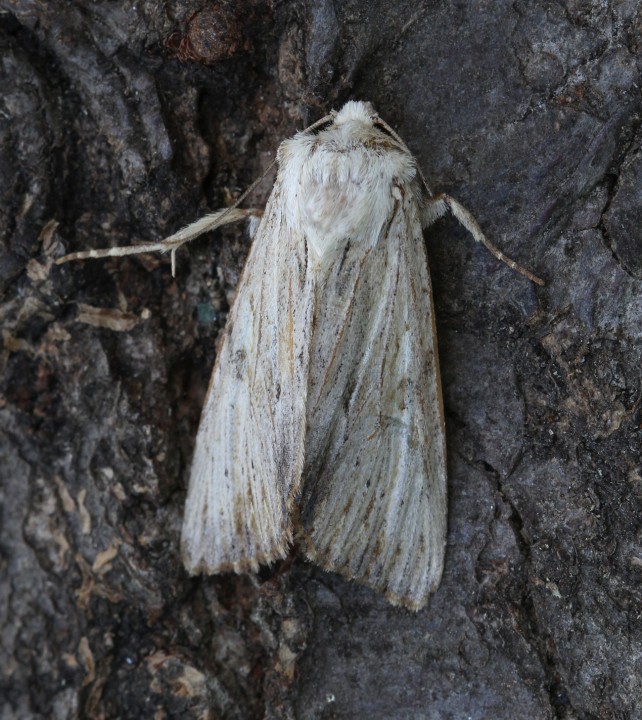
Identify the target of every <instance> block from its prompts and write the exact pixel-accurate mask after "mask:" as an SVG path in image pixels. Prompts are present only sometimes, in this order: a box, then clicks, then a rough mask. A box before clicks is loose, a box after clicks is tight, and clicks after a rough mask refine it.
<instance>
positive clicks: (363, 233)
mask: <svg viewBox="0 0 642 720" xmlns="http://www.w3.org/2000/svg"><path fill="white" fill-rule="evenodd" d="M374 117H376V116H375V115H374V111H373V109H372V106H371V105H370V104H369V103H362V102H349V103H347V104H346V105H345V106H344V107H343V108H342V110H341V111H340V112H339V113H338V114H337V115H336V117H335V119H334V121H333V122H332V124H330V125H329V126H328V127H327V128H325V129H323V130H321V131H320V132H319V133H318V134H311V133H305V132H304V133H299V134H298V135H296V136H295V137H293V138H291V139H289V140H286V141H285V142H283V143H282V144H281V147H280V148H279V153H278V160H279V175H280V176H281V178H282V182H283V185H282V187H283V194H284V197H283V207H284V208H287V222H288V224H289V225H290V227H291V228H292V229H293V230H294V231H295V232H303V234H304V235H305V237H306V238H307V240H308V243H309V247H310V249H311V252H312V259H313V261H315V262H316V263H317V264H323V265H325V264H326V263H327V262H331V261H332V260H333V259H334V258H335V257H336V256H337V254H339V253H342V252H343V249H344V247H345V244H346V243H347V242H362V243H370V244H372V245H374V244H375V243H376V242H377V239H378V238H379V236H380V234H381V230H382V229H383V228H384V227H385V225H386V223H387V222H388V220H389V219H390V215H391V212H392V210H393V206H394V203H395V201H396V200H398V199H399V198H400V192H399V187H403V188H405V189H406V190H407V191H409V192H417V187H416V183H415V182H414V180H415V177H416V168H415V162H414V159H413V157H412V156H411V155H410V153H408V152H407V151H406V150H405V149H403V148H402V147H400V146H399V144H398V143H397V142H396V141H395V140H393V139H392V138H391V137H390V136H389V135H388V134H387V133H385V132H383V131H382V130H380V129H379V128H378V127H376V126H375V124H374Z"/></svg>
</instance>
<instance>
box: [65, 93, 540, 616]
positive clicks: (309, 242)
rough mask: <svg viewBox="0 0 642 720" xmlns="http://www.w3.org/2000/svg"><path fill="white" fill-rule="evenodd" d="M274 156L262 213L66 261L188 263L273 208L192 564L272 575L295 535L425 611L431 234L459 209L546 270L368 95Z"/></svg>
mask: <svg viewBox="0 0 642 720" xmlns="http://www.w3.org/2000/svg"><path fill="white" fill-rule="evenodd" d="M276 162H278V173H277V177H276V181H275V183H274V188H273V190H272V193H271V196H270V198H269V200H268V203H267V206H266V208H265V211H264V212H262V213H261V212H259V211H255V210H242V209H239V208H238V207H237V205H238V202H237V204H236V205H235V206H233V207H232V208H228V209H226V210H221V211H218V212H216V213H213V214H211V215H208V216H206V217H205V218H202V219H201V220H198V221H197V222H196V223H193V224H192V225H190V226H188V227H187V228H185V229H184V230H182V231H180V232H179V233H177V234H175V235H173V236H171V237H169V238H167V239H166V240H165V241H163V242H161V243H153V244H150V245H139V246H134V247H130V248H113V249H109V250H100V251H94V250H90V251H86V252H81V253H74V254H72V255H67V256H65V257H64V258H61V259H60V260H59V261H58V262H65V261H67V260H71V259H81V258H89V257H105V256H108V255H124V254H130V253H139V252H149V251H155V250H170V251H172V256H173V255H174V252H175V250H176V249H177V248H178V247H180V246H181V245H182V244H184V243H185V242H187V241H188V240H190V239H192V238H193V237H196V236H197V235H200V234H202V233H203V232H206V231H208V230H212V229H214V228H216V227H219V226H221V225H224V224H226V223H230V222H235V221H238V220H241V219H247V218H260V221H259V224H258V229H257V230H256V232H255V236H254V239H253V243H252V247H251V250H250V253H249V256H248V258H247V261H246V264H245V268H244V270H243V273H242V277H241V279H240V282H239V286H238V290H237V295H236V299H235V301H234V304H233V307H232V308H231V310H230V313H229V317H228V320H227V325H226V327H225V332H224V336H223V339H222V343H221V345H220V349H219V352H218V356H217V358H216V364H215V366H214V371H213V373H212V378H211V381H210V385H209V390H208V392H207V398H206V400H205V405H204V408H203V411H202V416H201V422H200V425H199V428H198V434H197V437H196V445H195V450H194V456H193V460H192V468H191V477H190V481H189V490H188V494H187V501H186V507H185V516H184V521H183V529H182V557H183V561H184V564H185V567H186V568H187V570H188V571H189V572H190V573H192V574H197V573H221V572H227V571H233V572H236V573H244V572H250V571H256V570H257V569H258V567H259V565H262V564H266V563H271V562H273V561H275V560H277V559H279V558H283V557H285V556H286V554H287V553H288V550H289V547H290V545H291V543H292V542H293V541H294V540H296V542H297V543H298V544H299V545H300V547H301V548H302V550H303V552H304V553H305V555H306V556H307V557H308V558H309V559H310V560H312V561H313V562H315V563H318V564H319V565H321V566H322V567H323V568H324V569H325V570H330V571H334V572H337V573H340V574H342V575H344V576H345V577H347V578H352V579H354V580H357V581H358V582H361V583H363V584H365V585H367V586H369V587H371V588H374V589H375V590H377V591H380V592H382V593H383V594H384V595H385V597H386V598H387V599H388V600H389V601H390V602H391V603H393V604H398V605H403V606H406V607H408V608H411V609H413V610H417V609H419V608H421V607H423V606H424V605H425V604H426V602H427V601H428V598H429V597H430V594H431V593H432V592H433V591H434V590H435V589H436V588H437V587H438V585H439V582H440V579H441V576H442V570H443V565H444V553H445V544H446V503H447V497H446V445H445V432H444V413H443V405H442V398H441V387H440V380H439V359H438V354H437V340H436V334H435V319H434V310H433V304H432V293H431V284H430V276H429V273H428V261H427V257H426V250H425V245H424V238H423V234H422V229H423V228H425V227H427V226H428V225H430V224H432V223H433V222H434V221H435V220H436V219H437V218H439V217H441V216H443V215H444V214H445V213H447V212H448V211H450V212H452V214H453V215H454V216H455V217H456V218H457V220H459V222H460V223H461V224H462V225H463V226H464V227H465V228H466V229H467V230H468V231H470V233H471V234H472V236H473V237H474V239H475V240H477V241H480V242H482V243H484V244H485V245H486V246H487V247H488V248H489V250H490V251H491V252H492V253H493V254H494V255H495V256H496V257H497V258H498V259H500V260H503V261H504V262H506V263H507V264H508V265H509V266H510V267H511V268H513V269H515V270H517V271H518V272H520V273H522V274H523V275H525V276H526V277H527V278H529V279H530V280H532V281H533V282H536V283H538V284H542V281H541V280H540V279H539V278H537V277H536V276H534V275H532V274H531V273H530V272H529V271H528V270H526V269H524V268H523V267H521V266H520V265H517V263H515V262H514V261H512V260H510V259H508V258H506V257H505V256H504V255H503V254H502V253H501V252H500V251H499V250H498V249H497V248H496V247H495V246H494V245H492V244H491V243H490V242H489V241H488V240H487V239H486V238H485V237H484V235H483V233H482V231H481V229H480V228H479V226H478V224H477V222H476V221H475V220H474V218H473V217H472V216H471V215H470V213H469V212H468V211H467V210H466V209H465V208H463V207H462V206H461V205H460V204H459V203H458V202H457V201H456V200H454V199H453V198H451V197H449V196H448V195H444V194H433V193H432V192H431V191H430V190H429V189H428V186H427V185H426V183H425V181H424V179H423V176H422V175H421V172H420V170H419V169H418V167H417V164H416V161H415V159H414V158H413V156H412V154H411V153H410V151H409V150H408V148H407V147H406V145H405V143H404V142H403V141H402V140H401V138H400V137H399V136H398V135H397V134H396V133H395V132H394V131H393V130H392V128H390V127H389V126H388V125H387V124H386V123H385V122H384V121H383V120H381V119H380V118H379V117H378V115H377V114H376V113H375V112H374V110H373V108H372V106H371V105H370V104H369V103H366V102H355V101H351V102H348V103H347V104H346V105H344V107H343V108H342V109H341V111H340V112H338V113H334V112H333V113H332V114H330V115H328V116H326V117H325V118H323V119H322V120H320V121H319V122H317V123H315V124H314V125H312V126H311V127H310V128H308V129H307V130H305V131H303V132H300V133H298V134H297V135H295V136H294V137H292V138H291V139H289V140H286V141H285V142H283V143H282V144H281V146H280V148H279V150H278V153H277V160H276ZM250 189H252V188H250ZM246 194H247V193H246ZM246 194H245V195H246ZM245 195H243V196H242V197H241V199H240V200H242V199H243V198H244V197H245ZM240 200H239V202H240ZM172 265H173V263H172Z"/></svg>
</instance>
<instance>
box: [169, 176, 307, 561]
mask: <svg viewBox="0 0 642 720" xmlns="http://www.w3.org/2000/svg"><path fill="white" fill-rule="evenodd" d="M279 191H280V188H279V181H278V179H277V183H276V184H275V188H274V190H273V193H272V196H271V199H270V201H269V202H268V206H267V207H266V211H265V213H264V216H263V220H262V222H261V224H260V226H259V228H258V230H257V233H256V236H255V239H254V242H253V244H252V247H251V250H250V253H249V256H248V259H247V262H246V265H245V268H244V270H243V274H242V277H241V280H240V282H239V287H238V291H237V296H236V300H235V302H234V304H233V306H232V309H231V310H230V314H229V317H228V321H227V325H226V329H225V333H224V337H223V341H222V344H221V346H220V348H219V353H218V356H217V360H216V364H215V367H214V371H213V373H212V378H211V381H210V386H209V390H208V394H207V398H206V400H205V405H204V408H203V412H202V416H201V422H200V425H199V428H198V433H197V437H196V446H195V450H194V456H193V460H192V470H191V477H190V482H189V490H188V493H187V500H186V507H185V515H184V520H183V530H182V543H181V544H182V555H183V562H184V564H185V566H186V568H187V569H188V571H189V572H191V573H192V574H195V573H198V572H206V573H217V572H224V571H227V570H234V571H235V572H244V571H246V570H249V569H252V570H256V569H257V568H258V565H259V564H260V563H266V562H270V561H272V560H274V559H276V558H279V557H283V556H284V555H285V553H286V551H287V546H288V543H289V541H290V539H291V523H290V519H289V509H290V505H291V502H292V498H293V495H294V493H295V492H296V491H297V490H298V486H299V481H300V477H301V471H302V467H303V433H304V429H305V396H306V387H307V369H306V368H305V367H303V364H302V363H301V358H302V357H306V358H307V353H305V352H304V350H305V349H306V348H307V344H308V342H309V340H308V334H309V327H310V315H311V306H310V293H311V290H310V276H309V273H308V271H307V255H306V252H305V244H304V240H303V239H302V238H301V236H300V234H297V233H296V232H295V231H294V230H293V229H292V228H290V227H289V226H288V225H287V224H286V222H285V218H284V215H283V208H282V207H281V205H282V203H279V202H278V195H279ZM306 365H307V363H306Z"/></svg>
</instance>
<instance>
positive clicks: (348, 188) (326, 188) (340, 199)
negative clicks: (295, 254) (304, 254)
mask: <svg viewBox="0 0 642 720" xmlns="http://www.w3.org/2000/svg"><path fill="white" fill-rule="evenodd" d="M299 209H300V218H301V224H302V228H303V231H304V233H305V235H306V237H307V239H308V242H309V244H310V248H311V250H312V252H313V253H314V255H315V256H316V259H317V261H319V262H326V261H332V259H333V258H334V257H335V256H336V255H337V254H340V253H342V252H343V250H344V247H345V244H346V242H348V240H350V241H353V242H369V241H370V242H372V240H373V237H377V236H378V235H379V230H380V228H381V226H382V225H383V224H384V223H385V221H386V218H387V217H388V215H389V213H390V210H391V209H392V196H391V194H390V193H389V192H387V193H383V197H382V193H376V192H374V193H373V188H372V186H371V185H370V184H369V183H363V182H354V181H343V182H333V181H330V182H314V181H312V182H310V183H309V184H308V187H307V188H306V189H305V191H304V192H302V193H301V195H300V208H299Z"/></svg>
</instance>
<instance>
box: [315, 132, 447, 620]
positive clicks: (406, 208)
mask: <svg viewBox="0 0 642 720" xmlns="http://www.w3.org/2000/svg"><path fill="white" fill-rule="evenodd" d="M377 140H378V141H379V143H383V142H385V141H387V136H383V137H382V133H381V132H380V131H378V130H376V129H373V131H372V135H371V137H368V138H366V142H365V143H364V145H363V148H361V152H362V153H364V154H366V158H367V159H366V158H362V161H363V164H367V165H368V166H369V171H370V174H371V176H372V178H375V177H376V178H383V179H384V181H383V182H381V183H379V182H376V183H374V182H373V183H372V184H370V183H369V182H368V180H367V179H362V183H363V184H365V185H366V187H367V188H368V191H369V192H372V193H373V194H374V195H375V197H376V198H377V200H376V201H377V202H379V203H380V204H382V205H384V206H385V205H386V204H388V203H389V202H390V199H391V198H392V199H393V202H392V206H391V212H390V214H389V217H387V218H382V220H381V222H380V225H378V226H377V225H375V226H374V227H373V226H372V225H369V224H364V227H363V232H362V233H361V234H357V235H353V236H352V237H351V238H350V245H349V247H348V248H347V250H346V251H345V252H344V253H342V254H340V255H339V256H337V257H336V259H335V263H334V265H333V266H331V267H330V269H329V271H328V273H327V276H326V277H324V278H323V282H322V283H319V285H320V286H321V285H323V287H324V288H325V294H326V295H327V296H328V297H329V298H331V299H332V302H329V303H321V302H319V303H318V305H317V314H316V316H315V320H316V322H315V332H314V334H313V337H312V349H311V354H310V357H311V361H310V380H309V390H308V392H309V395H308V407H307V418H308V428H309V430H308V433H307V436H306V445H305V454H306V463H305V469H304V473H303V489H302V499H301V519H302V525H303V541H304V547H305V552H306V554H307V555H308V556H309V557H310V558H311V559H313V560H315V561H316V562H318V563H320V564H321V565H323V567H324V568H326V569H329V570H334V571H336V572H339V573H341V574H343V575H345V576H347V577H350V578H354V579H356V580H358V581H360V582H363V583H365V584H367V585H370V586H371V587H374V588H376V589H377V590H380V591H382V592H383V593H385V595H386V597H387V598H388V599H389V600H390V601H392V602H394V603H396V604H403V605H407V606H409V607H411V608H415V609H416V608H419V607H421V606H422V605H424V604H425V603H426V601H427V599H428V597H429V594H430V592H432V591H433V590H435V589H436V587H437V586H438V584H439V580H440V578H441V574H442V568H443V559H444V548H445V538H446V456H445V439H444V423H443V413H442V403H441V390H440V385H439V375H438V356H437V346H436V338H435V334H434V325H433V312H432V304H431V288H430V278H429V275H428V265H427V258H426V253H425V246H424V240H423V236H422V230H421V222H420V217H419V204H418V196H419V191H420V190H419V186H418V184H417V181H416V179H415V177H414V172H413V167H414V166H413V160H412V158H411V157H410V156H409V155H408V156H407V157H405V158H403V160H404V164H405V167H404V168H403V171H402V172H399V168H395V167H394V163H391V158H390V157H389V155H386V154H383V155H382V154H380V153H378V152H377V150H378V148H377ZM369 153H372V154H371V156H369V157H368V155H367V154H369ZM342 157H343V158H344V159H345V161H346V162H355V163H356V161H357V160H358V158H353V157H351V156H350V154H348V155H347V156H346V155H342ZM394 161H395V163H396V162H398V161H399V158H398V157H397V158H394ZM368 186H369V187H368ZM396 189H398V190H399V191H400V192H395V190H396Z"/></svg>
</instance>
